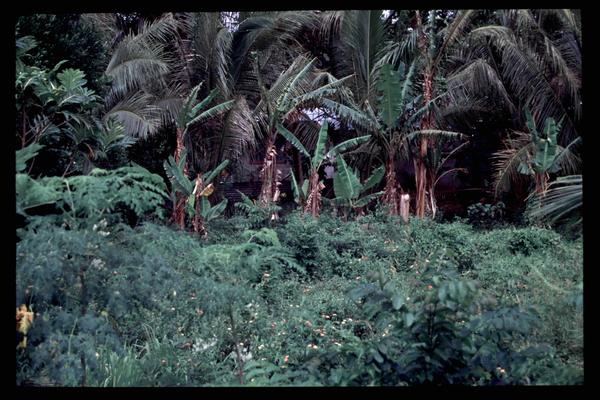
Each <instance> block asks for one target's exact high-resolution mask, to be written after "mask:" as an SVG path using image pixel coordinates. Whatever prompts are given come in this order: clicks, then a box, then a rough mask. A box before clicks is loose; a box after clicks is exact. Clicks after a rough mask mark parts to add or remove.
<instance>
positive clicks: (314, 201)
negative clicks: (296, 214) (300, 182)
mask: <svg viewBox="0 0 600 400" xmlns="http://www.w3.org/2000/svg"><path fill="white" fill-rule="evenodd" d="M308 187H309V189H308V190H309V191H308V193H309V194H308V199H307V200H306V205H305V206H304V212H305V213H310V214H311V215H312V216H313V218H318V217H319V211H320V210H321V191H322V190H323V189H324V188H325V185H324V184H323V182H321V181H320V180H319V172H318V171H317V170H316V169H313V170H312V171H311V174H310V178H309V180H308Z"/></svg>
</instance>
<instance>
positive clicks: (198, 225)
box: [192, 174, 207, 236]
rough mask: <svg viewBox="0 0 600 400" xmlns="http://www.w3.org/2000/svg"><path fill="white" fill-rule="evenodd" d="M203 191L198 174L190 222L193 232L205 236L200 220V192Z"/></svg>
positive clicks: (202, 220) (201, 219)
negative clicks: (192, 215) (192, 216)
mask: <svg viewBox="0 0 600 400" xmlns="http://www.w3.org/2000/svg"><path fill="white" fill-rule="evenodd" d="M203 189H204V184H203V183H202V175H201V174H198V177H197V178H196V187H195V188H194V197H195V203H194V208H195V209H194V219H193V221H192V226H193V228H194V232H196V233H198V234H200V235H202V236H206V233H207V232H206V228H205V227H204V218H202V196H201V194H200V193H202V190H203Z"/></svg>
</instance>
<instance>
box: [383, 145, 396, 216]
mask: <svg viewBox="0 0 600 400" xmlns="http://www.w3.org/2000/svg"><path fill="white" fill-rule="evenodd" d="M394 158H395V156H394V153H393V152H390V154H389V156H388V160H387V163H386V166H385V168H386V173H385V188H384V189H383V197H382V201H383V203H384V204H387V205H388V206H389V207H390V215H398V214H399V213H400V194H399V193H398V184H397V182H396V166H395V162H394Z"/></svg>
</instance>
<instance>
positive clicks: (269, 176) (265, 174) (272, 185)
mask: <svg viewBox="0 0 600 400" xmlns="http://www.w3.org/2000/svg"><path fill="white" fill-rule="evenodd" d="M275 137H276V135H275V134H273V133H271V136H270V137H269V140H268V142H267V153H266V154H265V159H264V161H263V167H262V169H261V171H260V177H261V190H260V198H259V204H260V205H261V206H262V207H269V206H270V205H271V204H273V203H275V202H277V200H279V185H280V184H281V183H280V182H279V180H280V179H281V176H280V175H281V172H280V171H278V170H277V149H276V148H275ZM278 218H279V216H278V215H277V213H276V212H275V213H273V215H271V219H272V220H276V219H278Z"/></svg>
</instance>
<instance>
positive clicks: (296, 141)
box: [276, 122, 310, 158]
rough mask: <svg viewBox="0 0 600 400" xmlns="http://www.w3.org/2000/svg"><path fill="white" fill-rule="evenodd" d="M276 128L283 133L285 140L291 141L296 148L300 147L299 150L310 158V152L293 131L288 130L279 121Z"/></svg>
mask: <svg viewBox="0 0 600 400" xmlns="http://www.w3.org/2000/svg"><path fill="white" fill-rule="evenodd" d="M276 128H277V131H278V132H279V133H280V134H281V136H283V137H284V138H285V140H287V141H288V142H290V143H291V144H292V145H293V146H294V147H295V148H297V149H298V151H300V152H301V153H302V154H304V155H305V156H306V157H308V158H310V153H309V152H308V151H307V150H306V148H305V147H304V145H303V144H302V143H301V142H300V140H299V139H298V138H297V137H296V136H295V135H294V134H293V133H292V132H290V131H289V130H287V129H286V128H285V127H284V126H283V125H282V124H281V123H279V122H278V123H277V125H276Z"/></svg>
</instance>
